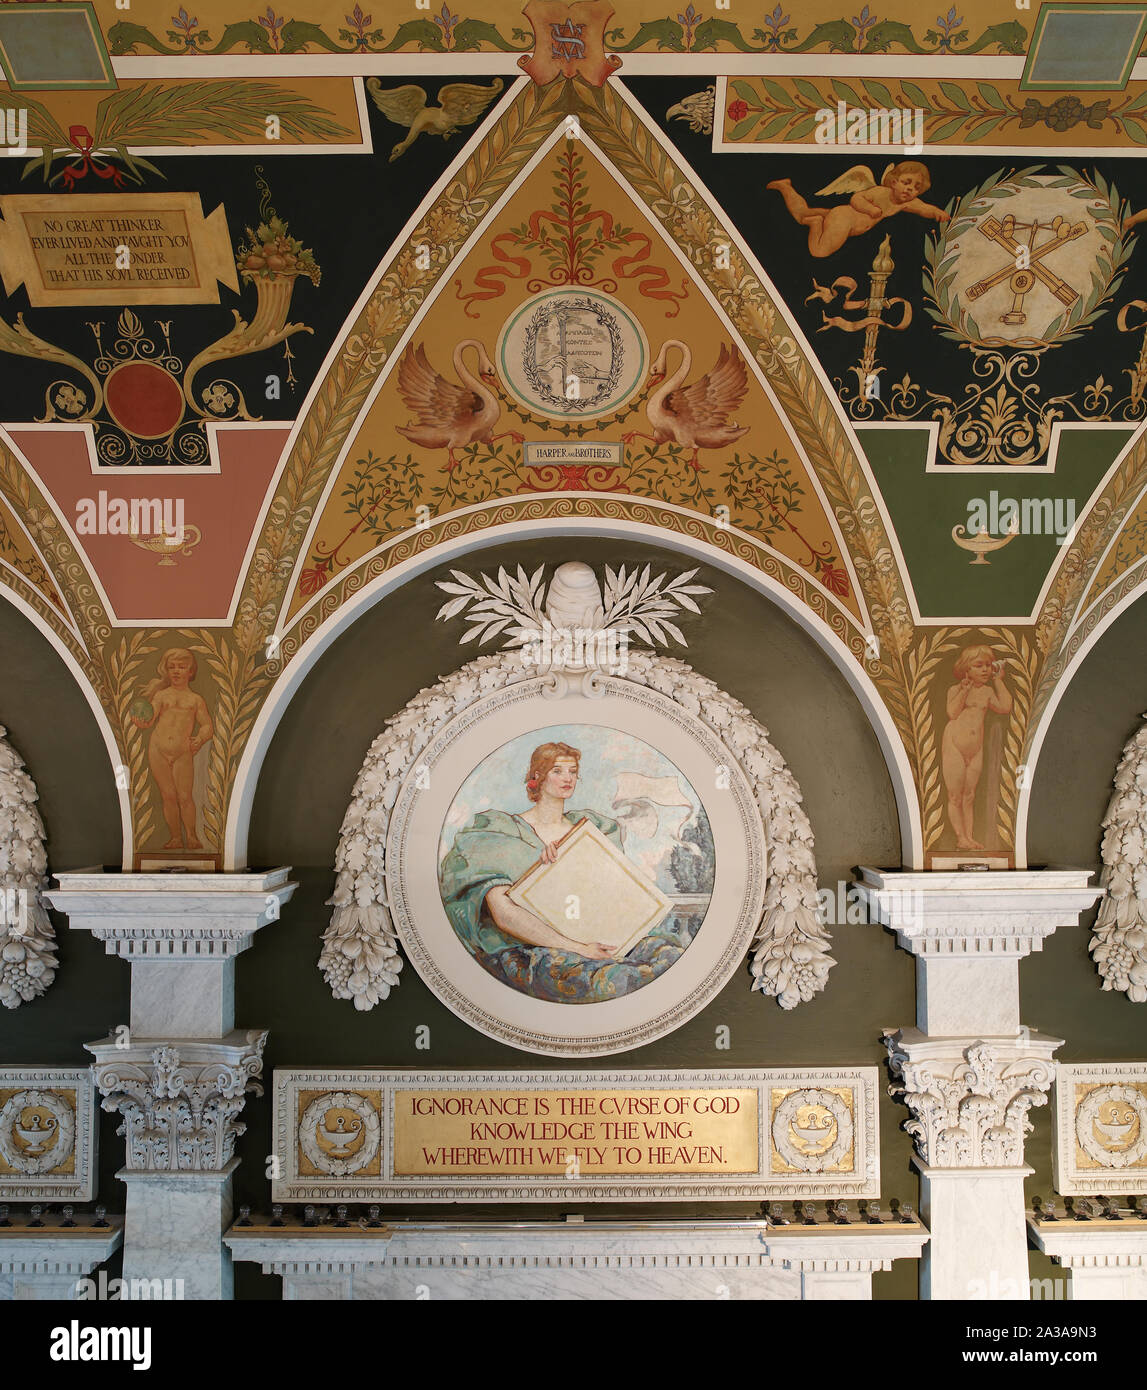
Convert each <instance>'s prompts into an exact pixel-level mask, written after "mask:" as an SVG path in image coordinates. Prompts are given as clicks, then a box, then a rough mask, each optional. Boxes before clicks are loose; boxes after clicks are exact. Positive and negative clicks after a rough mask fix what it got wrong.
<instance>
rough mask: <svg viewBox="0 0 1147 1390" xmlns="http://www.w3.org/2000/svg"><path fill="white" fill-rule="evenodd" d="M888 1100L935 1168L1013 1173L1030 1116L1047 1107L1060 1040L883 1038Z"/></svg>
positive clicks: (910, 1031)
mask: <svg viewBox="0 0 1147 1390" xmlns="http://www.w3.org/2000/svg"><path fill="white" fill-rule="evenodd" d="M884 1041H885V1044H886V1046H887V1048H888V1067H889V1071H890V1073H891V1075H892V1077H893V1084H892V1085H891V1086H889V1088H888V1090H889V1094H890V1095H892V1096H895V1097H896V1098H898V1099H900V1100H902V1101H903V1102H904V1104H905V1105H907V1107H908V1109H909V1110H910V1111H911V1112H912V1118H911V1119H910V1120H908V1121H906V1122H905V1125H904V1128H905V1129H906V1130H907V1132H908V1133H909V1134H911V1135H912V1138H913V1141H914V1143H915V1147H916V1152H917V1154H918V1155H919V1157H920V1158H921V1159H922V1160H923V1161H924V1162H925V1163H926V1164H928V1165H929V1166H930V1167H936V1168H1013V1167H1018V1166H1020V1165H1022V1163H1023V1160H1024V1136H1025V1135H1027V1134H1029V1133H1030V1132H1031V1129H1032V1124H1031V1121H1030V1120H1029V1119H1028V1111H1029V1110H1030V1109H1031V1108H1032V1107H1033V1106H1038V1105H1046V1104H1047V1098H1048V1091H1049V1089H1050V1087H1051V1084H1052V1082H1053V1081H1054V1079H1055V1065H1054V1063H1053V1062H1052V1060H1051V1058H1052V1053H1053V1052H1054V1051H1055V1049H1056V1048H1057V1047H1059V1045H1060V1041H1061V1040H1060V1039H1059V1038H1049V1037H1044V1036H1042V1035H1040V1034H1036V1033H1032V1032H1030V1031H1029V1030H1027V1029H1021V1030H1020V1032H1019V1034H1018V1035H1017V1036H1016V1037H1015V1038H989V1039H978V1040H975V1041H969V1040H968V1039H965V1038H929V1037H928V1036H927V1035H926V1034H923V1033H921V1032H919V1030H917V1029H915V1028H905V1029H901V1030H900V1031H899V1032H897V1033H892V1034H887V1035H886V1036H885V1039H884Z"/></svg>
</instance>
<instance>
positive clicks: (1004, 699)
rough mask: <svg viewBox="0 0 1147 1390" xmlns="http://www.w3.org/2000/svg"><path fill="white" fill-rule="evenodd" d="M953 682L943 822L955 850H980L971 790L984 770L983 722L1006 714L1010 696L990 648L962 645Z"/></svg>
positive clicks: (946, 733)
mask: <svg viewBox="0 0 1147 1390" xmlns="http://www.w3.org/2000/svg"><path fill="white" fill-rule="evenodd" d="M953 675H955V677H956V681H957V684H956V685H953V686H951V687H950V688H949V690H948V723H947V726H946V727H945V729H944V741H943V747H942V756H943V767H944V785H945V786H946V787H947V789H948V819H949V820H950V821H951V822H952V829H953V830H955V832H956V848H957V849H983V848H984V846H983V845H982V844H981V843H980V841H979V840H977V839H976V837H975V835H974V833H973V830H974V826H973V820H974V817H975V805H976V788H977V787H978V786H979V784H980V773H981V772H982V771H983V767H984V722H985V719H986V716H987V713H988V711H989V710H991V711H992V713H993V714H1010V713H1011V712H1012V696H1011V692H1010V691H1009V690H1008V688H1007V687H1006V686H1005V685H1004V680H1003V662H1002V661H996V660H995V656H994V653H993V652H992V649H991V647H987V646H973V647H965V648H964V649H963V651H962V652H961V653H960V654H959V656H958V657H957V658H956V666H955V670H954V671H953Z"/></svg>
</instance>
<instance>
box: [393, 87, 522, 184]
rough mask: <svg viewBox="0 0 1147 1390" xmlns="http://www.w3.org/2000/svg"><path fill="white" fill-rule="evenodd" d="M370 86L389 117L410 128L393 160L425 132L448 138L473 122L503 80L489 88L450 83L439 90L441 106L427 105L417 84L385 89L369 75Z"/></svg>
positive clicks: (439, 103) (491, 98)
mask: <svg viewBox="0 0 1147 1390" xmlns="http://www.w3.org/2000/svg"><path fill="white" fill-rule="evenodd" d="M366 86H367V90H368V91H369V92H370V94H371V96H372V97H373V98H374V104H375V106H377V107H378V109H379V110H380V111H381V112H382V114H383V115H384V116H385V117H386V118H387V120H390V121H394V123H395V124H396V125H404V126H409V127H410V134H409V135H408V136H407V137H406V139H405V140H400V141H399V142H398V144H397V145H395V147H394V149H392V150H391V152H390V159H391V162H392V163H393V162H394V160H396V159H397V158H398V157H399V155H403V154H405V153H406V151H407V150H408V149H409V148H410V147H411V145H413V144H414V142H415V140H417V139H418V137H419V136H420V135H421V134H422V133H423V132H424V131H425V132H427V133H429V134H430V135H441V136H442V138H443V139H445V140H448V139H449V138H450V136H451V135H453V134H454V133H455V131H457V130H458V129H460V128H461V127H462V126H464V125H473V124H474V122H475V121H476V120H477V119H478V117H479V116H480V115H481V114H482V112H483V111H485V109H486V107H487V106H489V105H490V103H491V102H492V101H493V100H494V98H495V97H496V96H497V95H498V93H499V92H500V91H501V90H502V87H503V82H502V79H501V78H500V77H496V78H495V79H494V81H493V82H492V83H491V84H490V86H488V87H478V86H476V85H475V84H474V83H473V82H448V83H447V84H446V86H445V87H442V88H441V89H440V90H439V92H438V105H437V106H427V104H426V93H425V91H424V90H423V89H422V88H421V87H418V86H415V85H414V84H413V83H408V84H407V85H406V86H405V87H385V88H384V87H383V85H382V83H381V82H379V80H378V78H377V77H368V78H367V80H366Z"/></svg>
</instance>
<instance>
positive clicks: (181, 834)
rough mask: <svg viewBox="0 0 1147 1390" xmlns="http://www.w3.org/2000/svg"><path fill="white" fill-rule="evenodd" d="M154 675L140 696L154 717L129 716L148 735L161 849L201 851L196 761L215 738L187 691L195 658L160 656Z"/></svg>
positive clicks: (180, 653) (202, 704) (202, 708)
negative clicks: (165, 836) (162, 828)
mask: <svg viewBox="0 0 1147 1390" xmlns="http://www.w3.org/2000/svg"><path fill="white" fill-rule="evenodd" d="M157 670H158V672H159V675H158V677H157V679H155V680H153V681H151V682H150V684H149V685H148V687H147V689H146V691H145V692H144V697H145V699H148V700H150V701H151V704H152V709H153V710H154V713H153V714H152V716H151V718H150V719H148V720H142V719H137V718H136V716H135V715H132V716H131V718H132V723H133V724H134V725H135V726H136V728H137V729H151V731H152V734H151V738H150V740H149V742H148V745H147V759H148V765H149V766H150V768H151V775H152V776H153V777H154V778H155V781H156V784H157V786H158V787H159V794H160V796H161V797H162V798H163V818H164V820H165V821H166V822H167V828H168V830H169V831H170V833H171V838H170V839H169V840H168V842H167V844H165V845H164V847H163V848H164V849H183V847H184V840H186V845H187V848H188V849H202V848H203V846H202V844H200V842H199V839H198V837H197V836H196V833H195V801H194V799H193V797H192V787H193V786H194V782H195V755H196V753H198V752H199V750H200V749H201V748H202V747H203V746H204V745H205V744H206V743H208V742H210V740H211V737H212V735H213V734H214V732H215V727H214V725H213V724H212V722H211V715H210V714H209V712H208V709H207V702H206V701H205V700H204V698H203V696H202V695H199V694H197V693H196V691H194V690H192V689H191V682H192V681H193V680H194V679H195V677H196V675H197V674H198V671H199V666H198V663H197V662H196V660H195V657H194V656H193V655H192V654H191V652H189V651H188V650H187V649H186V648H185V647H172V648H171V650H170V651H167V652H165V653H164V654H163V656H162V657H161V659H160V662H159V666H158V667H157Z"/></svg>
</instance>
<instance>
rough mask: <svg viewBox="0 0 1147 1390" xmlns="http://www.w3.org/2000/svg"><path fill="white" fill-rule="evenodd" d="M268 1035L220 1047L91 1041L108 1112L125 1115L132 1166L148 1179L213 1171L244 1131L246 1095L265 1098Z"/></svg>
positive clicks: (244, 1036)
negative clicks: (150, 1175)
mask: <svg viewBox="0 0 1147 1390" xmlns="http://www.w3.org/2000/svg"><path fill="white" fill-rule="evenodd" d="M266 1041H267V1034H266V1033H265V1032H258V1031H252V1032H242V1031H239V1030H236V1031H235V1032H232V1033H229V1034H228V1035H227V1036H226V1037H225V1038H221V1039H219V1040H218V1041H198V1040H180V1041H178V1042H170V1043H168V1042H158V1041H157V1040H155V1039H142V1040H138V1041H135V1042H132V1043H131V1044H130V1045H129V1046H127V1047H122V1046H120V1045H119V1044H118V1041H117V1040H113V1039H107V1040H106V1041H104V1042H99V1043H90V1044H89V1051H91V1052H93V1053H94V1054H95V1057H96V1063H95V1067H94V1072H95V1079H96V1085H97V1087H98V1088H99V1090H100V1093H101V1094H102V1095H103V1098H104V1099H103V1108H104V1109H105V1110H108V1111H112V1112H114V1113H117V1114H119V1115H122V1116H123V1124H122V1125H121V1126H120V1128H119V1130H118V1133H120V1134H122V1135H123V1136H124V1138H125V1139H126V1140H127V1167H128V1169H134V1170H136V1171H139V1172H148V1173H166V1172H170V1173H216V1172H219V1171H221V1170H222V1169H224V1168H226V1167H227V1165H228V1164H229V1163H230V1162H231V1160H232V1158H233V1157H234V1155H235V1141H236V1139H238V1137H239V1136H240V1135H241V1134H242V1133H243V1132H244V1130H245V1129H246V1125H244V1124H242V1123H241V1122H240V1120H239V1116H240V1114H241V1113H242V1110H243V1107H244V1105H245V1104H246V1103H247V1097H248V1095H262V1093H263V1088H262V1086H261V1085H260V1083H259V1080H258V1078H259V1076H260V1074H261V1073H262V1070H263V1047H264V1044H265V1043H266Z"/></svg>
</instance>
